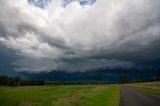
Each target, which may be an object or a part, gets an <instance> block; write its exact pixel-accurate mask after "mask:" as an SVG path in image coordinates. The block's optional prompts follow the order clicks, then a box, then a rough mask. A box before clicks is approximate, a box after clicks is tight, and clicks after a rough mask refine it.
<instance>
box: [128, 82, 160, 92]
mask: <svg viewBox="0 0 160 106" xmlns="http://www.w3.org/2000/svg"><path fill="white" fill-rule="evenodd" d="M128 85H129V86H131V87H134V88H135V89H138V90H141V91H144V92H148V93H152V94H158V95H160V82H148V83H135V84H128Z"/></svg>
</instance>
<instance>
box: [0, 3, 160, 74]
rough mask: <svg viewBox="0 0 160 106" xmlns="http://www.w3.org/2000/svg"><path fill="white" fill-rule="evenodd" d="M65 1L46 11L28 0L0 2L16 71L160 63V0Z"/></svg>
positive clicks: (1, 41)
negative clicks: (85, 3)
mask: <svg viewBox="0 0 160 106" xmlns="http://www.w3.org/2000/svg"><path fill="white" fill-rule="evenodd" d="M61 4H62V1H60V0H55V1H53V2H51V3H49V4H48V5H47V6H46V7H45V8H44V9H42V8H38V7H35V6H33V5H31V4H29V3H28V2H27V0H24V1H23V0H14V1H10V0H1V1H0V6H1V10H0V17H1V18H0V45H3V46H5V47H7V48H10V49H13V50H15V51H16V52H15V53H14V54H15V55H16V56H17V57H18V58H16V59H15V60H14V61H11V62H9V63H10V64H13V63H14V68H15V69H16V70H17V71H30V72H42V71H46V72H48V71H52V70H66V71H69V72H74V71H82V72H84V71H88V70H95V69H105V68H109V69H113V68H127V69H128V68H133V67H140V66H142V67H145V66H150V67H155V66H156V67H157V66H159V63H160V56H159V55H160V47H159V45H160V43H159V40H160V12H159V10H160V1H157V0H141V1H139V0H134V1H128V0H97V1H96V2H95V3H94V4H92V5H91V6H90V5H85V6H81V5H80V4H79V3H78V2H76V1H75V2H71V3H70V4H68V5H67V6H66V7H63V6H62V5H61ZM3 49H4V48H2V49H1V51H3ZM6 57H7V55H6ZM1 67H3V66H1Z"/></svg>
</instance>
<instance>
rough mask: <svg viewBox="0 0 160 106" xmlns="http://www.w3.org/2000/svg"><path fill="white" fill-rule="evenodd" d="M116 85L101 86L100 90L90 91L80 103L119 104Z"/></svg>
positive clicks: (89, 104)
mask: <svg viewBox="0 0 160 106" xmlns="http://www.w3.org/2000/svg"><path fill="white" fill-rule="evenodd" d="M119 97H120V96H119V87H118V85H112V86H108V87H107V88H101V89H100V91H99V90H97V91H95V92H91V93H90V94H89V95H88V96H86V97H84V98H83V100H82V101H81V103H79V104H83V106H119Z"/></svg>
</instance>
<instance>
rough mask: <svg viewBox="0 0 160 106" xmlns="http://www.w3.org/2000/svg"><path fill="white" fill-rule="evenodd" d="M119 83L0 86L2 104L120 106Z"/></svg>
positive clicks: (0, 104) (2, 105)
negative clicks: (110, 84)
mask: <svg viewBox="0 0 160 106" xmlns="http://www.w3.org/2000/svg"><path fill="white" fill-rule="evenodd" d="M118 102H119V90H118V86H117V85H112V86H109V85H105V86H104V85H77V86H72V85H70V86H55V87H41V86H28V87H27V86H25V87H0V106H91V105H93V106H104V105H105V106H118Z"/></svg>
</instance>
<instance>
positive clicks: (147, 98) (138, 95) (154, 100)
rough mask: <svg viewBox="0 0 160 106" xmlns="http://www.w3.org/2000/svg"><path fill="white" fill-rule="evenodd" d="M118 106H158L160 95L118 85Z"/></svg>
mask: <svg viewBox="0 0 160 106" xmlns="http://www.w3.org/2000/svg"><path fill="white" fill-rule="evenodd" d="M120 93H121V99H120V106H160V95H154V94H149V93H146V92H143V91H139V90H136V89H134V88H130V87H127V86H125V85H120Z"/></svg>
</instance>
